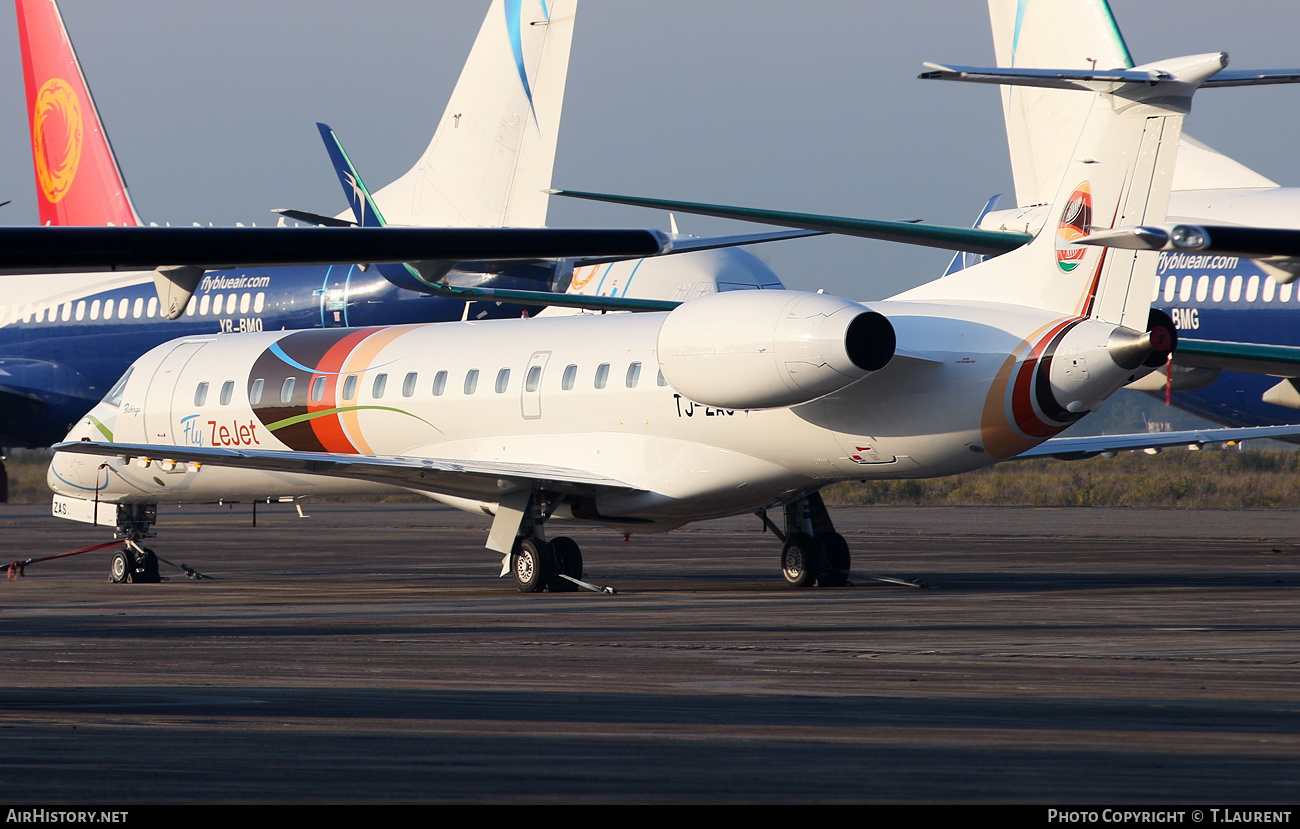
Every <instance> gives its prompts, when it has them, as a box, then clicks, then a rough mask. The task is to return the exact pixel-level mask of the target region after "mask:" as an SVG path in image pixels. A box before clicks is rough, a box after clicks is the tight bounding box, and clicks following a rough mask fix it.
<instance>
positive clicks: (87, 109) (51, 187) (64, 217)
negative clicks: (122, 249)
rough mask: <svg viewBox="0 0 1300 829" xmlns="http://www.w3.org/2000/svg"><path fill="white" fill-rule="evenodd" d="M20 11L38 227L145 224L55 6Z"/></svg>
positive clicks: (25, 1) (35, 2)
mask: <svg viewBox="0 0 1300 829" xmlns="http://www.w3.org/2000/svg"><path fill="white" fill-rule="evenodd" d="M17 11H18V43H19V46H20V48H21V50H22V58H23V82H24V85H25V87H26V90H27V117H28V120H29V123H30V125H31V136H32V161H33V163H34V165H35V171H36V200H37V203H38V205H39V212H40V220H41V224H43V225H85V226H97V225H98V226H103V225H118V226H132V225H138V224H140V219H139V216H138V215H137V214H136V212H135V207H134V206H133V205H132V204H131V197H130V196H129V195H128V194H127V191H126V182H125V181H124V180H123V178H122V172H121V170H119V169H118V166H117V159H116V158H115V157H114V156H113V148H112V147H111V146H110V145H109V143H108V133H106V132H105V131H104V125H103V122H102V121H101V120H100V118H99V111H98V110H97V109H96V108H95V101H94V99H93V98H92V97H91V96H90V88H89V87H88V86H87V84H86V78H85V76H84V75H83V74H82V72H81V64H80V63H79V62H78V61H77V55H76V53H75V52H74V51H73V49H72V41H71V40H70V39H69V38H68V32H67V29H65V28H64V26H63V18H62V16H61V15H60V14H59V8H58V6H57V5H55V3H54V0H17Z"/></svg>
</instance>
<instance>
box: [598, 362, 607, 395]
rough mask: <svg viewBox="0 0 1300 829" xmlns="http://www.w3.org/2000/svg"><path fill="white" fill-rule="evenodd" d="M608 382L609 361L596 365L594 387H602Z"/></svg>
mask: <svg viewBox="0 0 1300 829" xmlns="http://www.w3.org/2000/svg"><path fill="white" fill-rule="evenodd" d="M608 382H609V363H601V364H600V365H599V366H596V381H595V384H596V388H598V389H603V388H605V384H606V383H608Z"/></svg>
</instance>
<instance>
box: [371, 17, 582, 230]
mask: <svg viewBox="0 0 1300 829" xmlns="http://www.w3.org/2000/svg"><path fill="white" fill-rule="evenodd" d="M576 6H577V2H576V0H494V2H493V3H492V6H491V8H490V9H489V10H488V15H487V17H486V18H485V19H484V21H483V27H482V28H481V29H480V30H479V34H478V39H477V40H475V41H474V48H473V49H472V50H471V51H470V55H469V59H468V60H467V61H466V63H465V68H464V69H463V70H462V71H461V75H460V79H459V80H458V81H457V82H456V88H455V90H454V91H453V92H452V94H451V100H450V101H449V102H448V104H447V108H446V110H445V111H444V112H443V115H442V120H441V121H440V122H439V123H438V128H437V131H436V132H435V133H434V136H433V140H432V141H430V142H429V146H428V148H427V149H426V150H425V151H424V155H423V156H421V157H420V160H419V161H418V162H416V164H415V166H414V167H412V168H411V169H410V171H408V172H407V173H406V174H405V175H403V176H402V177H401V178H399V179H397V181H394V182H393V183H392V184H389V185H388V186H386V187H384V188H382V189H380V190H378V191H376V192H375V201H376V202H377V203H378V204H379V206H380V207H381V208H382V209H383V211H384V215H385V216H387V218H388V221H389V222H391V223H392V224H395V225H423V226H427V227H542V226H544V225H545V224H546V208H547V199H548V196H547V194H546V193H544V192H543V191H544V190H546V189H547V188H549V187H550V186H551V170H552V168H553V166H554V164H555V146H556V140H557V138H558V137H559V128H560V111H561V107H562V105H563V103H564V84H565V79H566V76H567V74H568V66H569V48H570V45H571V43H572V41H573V23H574V14H575V10H576Z"/></svg>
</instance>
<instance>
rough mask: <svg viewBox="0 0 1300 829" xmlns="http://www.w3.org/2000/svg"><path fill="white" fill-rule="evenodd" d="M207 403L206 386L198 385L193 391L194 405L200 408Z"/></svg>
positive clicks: (203, 384)
mask: <svg viewBox="0 0 1300 829" xmlns="http://www.w3.org/2000/svg"><path fill="white" fill-rule="evenodd" d="M207 402H208V384H207V383H199V385H198V388H196V389H195V390H194V405H195V406H202V405H203V404H204V403H207Z"/></svg>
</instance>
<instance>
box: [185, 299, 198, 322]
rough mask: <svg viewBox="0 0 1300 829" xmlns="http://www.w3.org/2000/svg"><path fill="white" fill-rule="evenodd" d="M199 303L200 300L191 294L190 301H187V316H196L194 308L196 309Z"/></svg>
mask: <svg viewBox="0 0 1300 829" xmlns="http://www.w3.org/2000/svg"><path fill="white" fill-rule="evenodd" d="M198 304H199V301H198V300H197V299H195V298H194V297H192V296H191V297H190V301H189V302H187V303H185V316H187V317H192V316H194V310H195V308H197V307H198Z"/></svg>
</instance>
